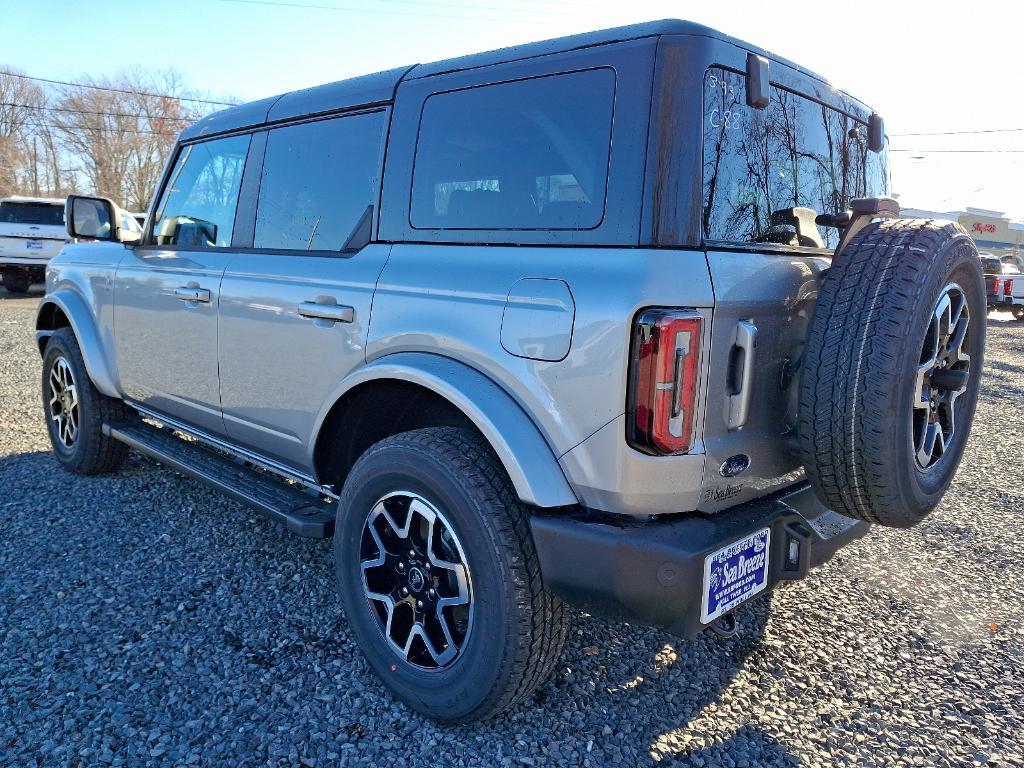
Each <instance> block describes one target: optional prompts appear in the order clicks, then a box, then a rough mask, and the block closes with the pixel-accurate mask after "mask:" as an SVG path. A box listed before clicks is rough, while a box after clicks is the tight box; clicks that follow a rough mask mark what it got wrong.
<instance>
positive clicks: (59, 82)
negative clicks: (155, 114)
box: [0, 70, 236, 107]
mask: <svg viewBox="0 0 1024 768" xmlns="http://www.w3.org/2000/svg"><path fill="white" fill-rule="evenodd" d="M0 75H7V76H9V77H20V78H21V79H22V80H35V81H37V82H40V83H51V84H53V85H67V86H70V87H72V88H91V89H92V90H94V91H108V92H110V93H127V94H129V95H131V96H149V97H152V98H155V99H176V100H178V101H194V102H196V103H198V104H217V105H220V106H222V107H234V106H236V105H235V103H234V102H231V101H214V100H212V99H197V98H193V97H191V96H172V95H171V94H169V93H150V92H148V91H130V90H127V89H125V88H111V87H109V86H105V85H90V84H88V83H71V82H68V81H66V80H51V79H50V78H47V77H33V76H32V75H22V74H19V73H17V72H8V71H5V70H0Z"/></svg>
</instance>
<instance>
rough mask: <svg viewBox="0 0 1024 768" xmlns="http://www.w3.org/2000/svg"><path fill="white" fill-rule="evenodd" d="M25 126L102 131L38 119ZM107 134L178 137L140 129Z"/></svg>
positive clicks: (174, 134) (97, 128) (91, 126)
mask: <svg viewBox="0 0 1024 768" xmlns="http://www.w3.org/2000/svg"><path fill="white" fill-rule="evenodd" d="M26 124H28V125H31V126H32V127H34V128H59V129H60V130H63V131H67V130H70V129H74V130H85V131H100V130H103V129H102V128H99V127H97V126H95V125H73V126H69V125H60V124H58V123H47V122H45V121H42V120H39V119H33V120H32V121H31V122H27V121H26ZM108 132H109V133H133V134H136V135H139V136H172V137H174V136H177V135H178V134H177V133H174V132H173V131H146V130H142V129H140V128H115V129H109V130H108Z"/></svg>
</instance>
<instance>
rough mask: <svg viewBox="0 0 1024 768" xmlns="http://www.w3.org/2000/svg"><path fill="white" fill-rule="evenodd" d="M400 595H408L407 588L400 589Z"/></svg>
mask: <svg viewBox="0 0 1024 768" xmlns="http://www.w3.org/2000/svg"><path fill="white" fill-rule="evenodd" d="M402 594H403V595H408V594H409V588H408V587H402Z"/></svg>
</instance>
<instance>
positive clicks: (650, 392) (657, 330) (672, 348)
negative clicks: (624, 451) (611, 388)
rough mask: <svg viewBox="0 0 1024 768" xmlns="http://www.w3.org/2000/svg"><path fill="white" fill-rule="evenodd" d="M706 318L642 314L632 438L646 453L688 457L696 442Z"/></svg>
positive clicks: (633, 369) (630, 397)
mask: <svg viewBox="0 0 1024 768" xmlns="http://www.w3.org/2000/svg"><path fill="white" fill-rule="evenodd" d="M700 333H701V318H700V315H697V314H695V313H694V312H688V311H685V310H677V309H648V310H644V311H643V312H641V313H640V314H639V315H638V316H637V319H636V324H635V326H634V328H633V344H632V348H631V355H632V359H631V361H630V377H629V392H628V393H627V400H626V408H627V414H626V416H627V426H626V437H627V440H628V441H629V444H630V445H632V446H633V447H634V448H636V449H638V450H641V451H644V452H645V453H655V454H670V453H685V452H686V451H688V450H689V449H690V446H691V444H692V443H693V417H694V407H695V405H696V402H697V372H698V369H697V365H698V358H699V352H700Z"/></svg>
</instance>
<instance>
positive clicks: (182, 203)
mask: <svg viewBox="0 0 1024 768" xmlns="http://www.w3.org/2000/svg"><path fill="white" fill-rule="evenodd" d="M248 152H249V136H247V135H245V136H228V137H226V138H223V139H213V140H212V141H204V142H201V143H199V144H190V145H189V146H187V147H185V149H183V150H182V152H181V154H180V155H178V159H177V161H176V162H175V164H174V169H173V170H172V171H171V175H170V178H169V179H168V182H167V186H166V187H165V188H164V192H163V196H162V197H161V198H160V204H159V205H158V206H157V208H156V212H155V213H154V214H153V238H154V241H155V242H156V244H157V245H177V246H182V247H188V248H227V247H228V246H229V245H231V232H232V230H233V229H234V224H235V209H236V208H237V207H238V190H239V187H240V186H241V184H242V171H243V170H244V169H245V158H246V155H247V154H248Z"/></svg>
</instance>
